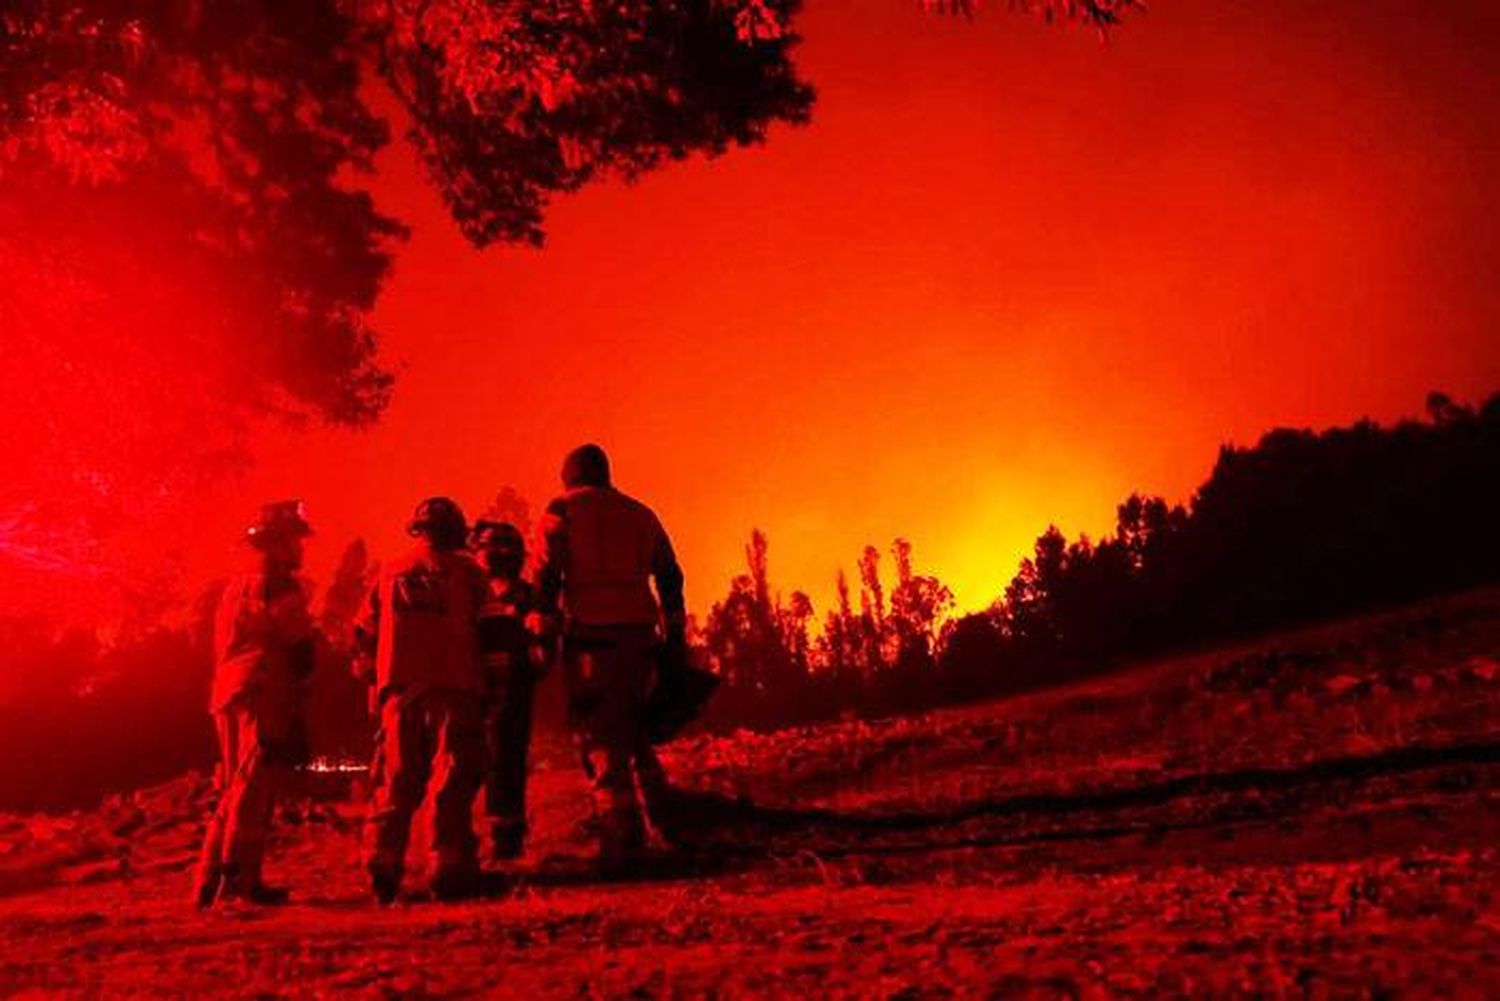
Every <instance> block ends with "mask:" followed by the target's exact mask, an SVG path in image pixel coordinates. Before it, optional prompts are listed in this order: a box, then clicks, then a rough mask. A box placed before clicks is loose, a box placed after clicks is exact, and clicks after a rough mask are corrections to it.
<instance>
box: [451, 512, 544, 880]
mask: <svg viewBox="0 0 1500 1001" xmlns="http://www.w3.org/2000/svg"><path fill="white" fill-rule="evenodd" d="M469 545H470V548H471V549H472V550H473V552H474V554H475V557H476V558H477V559H478V560H479V563H480V566H482V567H483V568H484V571H485V575H486V577H487V578H488V581H489V590H488V593H487V595H486V597H485V600H484V603H483V604H482V605H480V607H479V649H480V656H481V659H482V660H483V665H484V675H485V683H486V685H487V708H486V713H485V731H486V733H485V736H486V738H487V740H488V747H487V750H488V752H489V758H488V761H487V762H486V767H485V778H484V787H485V798H484V805H485V816H486V817H487V818H488V819H489V824H490V857H491V858H493V859H495V860H496V861H503V860H507V859H514V858H519V857H520V856H521V854H522V853H523V852H524V850H525V845H526V830H527V825H526V768H527V751H528V748H529V745H530V743H531V706H532V698H533V694H534V692H535V690H536V682H537V680H538V679H539V678H540V676H541V674H542V672H543V671H544V670H545V663H544V661H543V658H542V656H541V654H542V648H541V646H540V645H539V644H537V643H536V642H534V641H533V638H532V635H531V633H530V632H529V631H528V629H527V625H526V619H527V617H528V616H529V615H530V614H531V613H532V612H533V611H534V610H535V608H536V598H535V592H534V591H533V589H532V587H531V585H530V584H529V583H527V582H526V581H525V580H523V579H522V578H521V571H522V569H523V568H524V567H525V565H526V543H525V541H524V539H523V538H522V536H521V532H520V530H519V529H518V528H516V526H514V525H512V524H510V523H509V522H495V521H479V522H475V524H474V530H473V532H472V533H471V534H470V536H469Z"/></svg>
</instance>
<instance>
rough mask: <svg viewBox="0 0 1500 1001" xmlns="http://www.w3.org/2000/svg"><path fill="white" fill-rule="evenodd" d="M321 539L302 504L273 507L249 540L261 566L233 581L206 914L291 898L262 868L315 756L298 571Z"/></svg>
mask: <svg viewBox="0 0 1500 1001" xmlns="http://www.w3.org/2000/svg"><path fill="white" fill-rule="evenodd" d="M311 531H312V527H311V525H309V524H308V521H307V518H306V517H305V515H304V514H303V510H302V505H301V503H300V502H297V501H285V502H281V503H276V504H267V505H266V506H265V508H264V509H262V511H261V514H260V517H259V518H258V519H257V520H256V521H255V523H254V524H252V525H251V526H250V527H249V528H248V529H247V530H246V533H245V535H246V539H247V541H248V542H249V543H250V545H251V546H252V547H254V549H255V551H256V553H257V554H258V563H259V566H258V567H256V568H255V569H254V570H252V571H250V572H248V573H244V574H241V575H239V576H237V577H235V578H233V579H232V580H230V581H229V583H228V585H226V587H225V588H224V594H223V596H222V597H221V598H220V601H219V606H218V610H217V613H216V615H215V616H214V660H215V665H214V680H213V692H212V697H211V702H210V707H209V708H210V709H211V711H212V712H213V715H214V723H215V726H216V728H217V731H218V740H219V772H218V786H219V802H218V806H217V807H216V808H215V810H214V814H213V817H212V819H210V821H209V824H208V832H207V835H206V836H205V838H204V842H203V854H202V859H201V861H200V863H199V867H198V874H197V879H196V885H195V888H194V896H195V899H196V901H197V903H198V905H199V906H200V907H209V906H212V905H213V903H214V902H215V901H218V900H228V899H238V900H244V901H248V902H250V903H256V904H283V903H286V901H287V898H288V893H287V891H286V890H284V889H281V888H279V887H270V886H267V885H266V884H265V882H263V880H262V878H261V864H262V860H263V858H264V855H265V846H266V838H267V835H268V834H269V829H270V826H271V816H272V813H273V811H274V809H275V806H276V800H277V797H278V796H279V795H280V793H281V790H282V788H283V787H284V785H285V783H286V777H287V774H288V773H289V772H290V770H291V769H293V768H295V767H297V766H298V765H299V764H301V763H302V762H303V760H304V759H305V757H306V754H307V732H306V724H305V705H306V696H307V688H308V684H309V682H310V680H311V677H312V668H313V649H314V648H313V624H312V619H311V617H310V616H309V615H308V607H307V594H306V591H305V590H304V588H303V585H302V582H301V581H300V580H299V579H298V577H297V571H298V570H300V569H301V567H302V546H303V540H304V539H305V538H306V536H307V535H309V534H310V533H311Z"/></svg>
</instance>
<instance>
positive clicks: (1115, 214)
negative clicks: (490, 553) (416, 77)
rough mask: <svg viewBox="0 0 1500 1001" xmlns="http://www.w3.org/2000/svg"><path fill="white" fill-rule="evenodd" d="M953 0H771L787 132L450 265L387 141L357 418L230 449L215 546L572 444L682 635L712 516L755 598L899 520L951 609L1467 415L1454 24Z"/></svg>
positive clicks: (1493, 353) (1335, 11) (579, 199)
mask: <svg viewBox="0 0 1500 1001" xmlns="http://www.w3.org/2000/svg"><path fill="white" fill-rule="evenodd" d="M992 6H993V7H994V8H995V9H994V10H993V11H992V12H990V13H987V14H985V15H984V16H983V17H981V18H980V19H979V20H978V21H977V22H975V23H972V24H971V23H965V22H963V21H961V20H945V19H939V18H932V17H927V16H924V15H922V14H921V13H920V12H919V10H918V7H919V5H918V4H917V3H916V2H915V0H858V2H856V0H811V2H810V3H809V10H808V11H807V13H806V15H805V17H804V20H803V21H802V30H803V33H804V35H805V38H806V42H805V45H804V47H803V49H802V50H801V53H800V57H799V58H800V62H801V64H802V66H803V67H804V69H805V72H806V75H807V76H808V77H809V78H810V79H811V80H812V81H813V82H814V83H815V84H816V85H817V86H818V88H819V92H820V100H819V102H818V106H817V108H816V110H815V116H814V121H813V124H812V125H811V126H810V127H808V128H805V129H797V130H794V129H781V130H778V131H776V132H775V133H774V134H773V136H772V139H771V142H770V143H769V144H768V145H767V146H765V147H764V148H759V149H755V150H749V151H737V152H734V153H732V154H730V155H728V156H726V157H724V158H722V159H720V160H717V161H713V162H704V161H694V162H691V163H687V164H683V165H678V166H674V167H672V168H669V169H667V170H664V171H661V172H659V173H657V174H654V175H652V176H650V177H648V178H646V179H645V180H643V181H642V182H640V183H638V184H635V185H633V186H626V185H622V184H615V183H611V184H606V185H601V186H596V187H594V188H592V189H589V190H588V191H586V192H584V193H582V194H580V195H578V196H576V197H572V198H568V199H566V200H564V201H562V202H560V203H558V204H557V206H556V207H555V210H554V211H553V213H552V215H551V221H550V242H549V244H548V246H547V248H546V249H545V250H543V251H540V252H538V251H533V250H525V249H516V248H500V249H493V250H490V251H487V252H484V253H479V252H475V251H473V250H471V249H470V248H469V247H468V246H467V245H465V244H464V243H463V242H462V240H461V239H460V237H459V236H458V234H457V232H456V230H455V229H454V227H452V226H451V225H450V224H449V223H448V222H447V221H446V220H445V218H444V216H443V214H442V210H441V208H440V206H439V205H438V204H437V201H436V198H435V196H434V195H433V194H432V193H431V192H430V191H429V190H428V189H427V188H425V187H424V186H423V184H422V183H421V181H420V178H419V176H418V175H417V172H416V168H415V166H414V165H413V164H412V163H411V162H410V161H409V160H408V159H407V158H406V154H405V152H404V150H398V151H397V152H396V153H393V154H392V155H389V156H387V157H386V159H385V161H384V173H383V176H382V178H381V180H380V184H379V190H380V194H381V197H382V200H383V202H384V204H385V207H386V208H387V209H388V210H391V211H394V212H395V213H396V214H398V215H401V216H403V217H405V218H406V219H408V220H409V221H410V222H412V223H413V224H414V227H415V236H414V238H413V239H412V241H411V243H410V244H409V246H407V247H406V248H405V250H404V251H403V253H402V255H401V257H400V259H399V262H398V265H397V273H396V276H395V279H394V281H393V283H392V284H391V285H390V288H389V290H388V291H387V293H386V294H385V297H384V299H383V301H382V303H381V305H380V307H379V311H378V314H377V317H376V319H377V323H378V326H379V328H380V329H381V330H382V331H383V332H384V335H385V338H386V350H387V355H388V357H389V358H390V359H391V360H392V361H394V362H397V363H398V364H399V366H400V376H401V381H400V385H399V390H398V394H397V396H396V399H395V402H394V404H393V406H392V407H391V410H390V412H389V415H388V416H387V418H386V419H385V421H384V422H383V423H382V424H381V425H380V426H379V427H378V428H376V429H375V430H373V431H371V432H368V433H363V434H350V433H332V432H327V433H324V432H318V433H313V434H300V433H290V432H286V433H277V434H275V435H273V436H271V437H269V438H268V439H267V440H265V441H263V442H262V443H261V450H262V453H263V454H262V462H261V465H260V467H259V468H258V470H257V471H255V472H254V473H253V474H252V475H251V476H250V477H249V478H248V479H247V480H246V481H244V482H239V483H234V484H227V485H226V490H225V498H224V502H223V505H222V506H221V507H220V511H221V512H222V516H223V518H224V519H226V521H225V524H224V525H223V526H218V527H222V528H223V531H224V532H225V537H227V536H228V534H229V532H230V523H231V522H232V519H233V518H238V517H240V516H242V514H243V513H244V512H245V511H247V510H249V509H251V508H253V506H254V504H255V503H257V502H258V500H259V499H260V498H262V497H264V496H267V495H271V496H275V495H282V494H300V495H302V496H305V497H306V498H307V499H308V501H309V503H310V504H311V506H312V509H313V511H314V513H315V515H317V516H318V518H319V520H320V522H321V523H322V525H323V529H324V531H323V535H322V538H323V539H324V540H325V544H326V545H327V548H328V550H331V549H332V548H335V546H334V544H335V543H342V541H343V540H345V539H346V538H348V537H349V536H351V535H353V534H356V533H362V534H365V535H367V536H368V537H369V538H370V539H371V541H372V542H373V543H374V544H375V546H376V548H377V550H386V551H388V550H389V549H390V547H392V546H394V545H396V544H398V543H399V541H400V538H401V537H400V534H399V527H400V522H401V520H402V519H403V517H404V516H405V514H406V513H407V511H408V510H409V509H410V507H411V504H412V503H413V502H414V501H415V500H416V499H417V498H419V497H420V496H422V495H424V494H427V493H434V492H444V493H450V494H452V495H454V496H455V497H457V498H458V499H459V500H460V501H461V502H463V503H464V504H465V505H467V506H469V507H471V508H477V507H478V506H480V505H482V504H483V502H484V501H485V500H486V499H487V498H488V497H489V496H490V495H492V494H493V493H494V491H495V490H496V489H497V488H499V487H500V486H502V485H504V484H513V485H515V486H516V487H518V488H519V489H521V490H522V491H523V492H524V493H526V494H528V495H529V496H530V497H531V498H532V499H533V502H534V503H538V502H540V501H541V500H542V499H543V498H544V497H545V496H546V495H547V494H549V493H550V492H551V491H552V490H553V487H554V484H555V475H556V468H557V465H558V461H559V459H560V457H561V455H562V453H563V452H564V451H565V449H566V448H568V447H569V446H571V445H573V444H576V443H578V442H581V441H584V440H589V439H595V440H598V441H600V442H602V443H603V444H604V445H605V446H606V447H607V448H608V449H609V450H610V452H611V453H612V455H613V456H614V459H615V464H616V469H617V474H618V475H617V478H618V481H619V483H620V484H621V485H622V486H623V487H624V488H625V489H627V490H629V491H631V492H634V493H636V494H638V495H639V496H641V497H643V498H644V499H646V500H647V501H648V502H649V503H651V504H653V506H655V507H656V508H657V510H658V511H659V512H660V514H661V515H662V516H663V518H664V520H665V521H666V523H667V525H668V527H669V529H670V530H671V531H672V532H673V534H674V536H675V539H676V542H677V544H678V548H679V550H680V552H681V554H682V556H683V558H684V561H685V564H686V568H687V571H688V574H689V578H688V579H689V599H690V602H691V603H692V604H693V606H694V607H695V608H698V609H699V610H702V609H703V608H705V607H706V606H707V604H708V602H709V601H711V600H713V599H714V598H715V597H717V596H718V595H719V594H721V593H722V592H723V590H724V586H725V584H726V582H727V579H728V577H729V576H730V574H731V573H732V572H734V571H735V570H736V569H737V568H738V567H739V565H740V563H741V550H742V547H743V544H744V541H745V538H746V536H747V534H748V533H749V530H750V529H751V527H752V526H760V527H762V528H764V529H766V530H767V532H768V533H769V536H770V539H771V546H772V549H771V556H772V571H773V576H774V577H775V578H776V580H777V581H778V582H779V583H780V585H781V586H782V587H783V588H787V589H789V588H790V587H793V586H802V587H806V588H808V589H809V590H810V591H811V592H812V593H813V595H814V597H815V598H817V599H823V598H825V597H826V596H827V595H828V594H829V593H830V591H831V584H832V579H833V575H834V573H835V570H836V569H837V568H838V567H839V566H840V565H843V566H846V567H852V565H853V562H854V559H855V557H856V556H857V554H858V552H859V549H860V547H862V546H863V545H864V544H865V543H866V542H874V543H877V544H879V545H882V546H886V545H888V544H889V542H890V540H891V539H892V538H894V537H895V536H898V535H904V536H906V537H908V538H910V539H911V540H912V541H913V543H914V544H915V547H916V555H917V560H918V563H919V564H921V565H922V566H923V567H924V568H926V569H928V570H930V571H933V572H936V573H937V574H938V575H939V576H941V577H942V578H943V579H944V580H946V581H947V582H948V583H949V584H950V585H951V586H952V587H953V588H954V590H955V591H956V592H957V595H958V598H959V602H960V605H961V606H964V607H977V606H982V605H984V604H986V603H987V602H989V601H990V600H991V599H992V598H994V597H995V596H996V595H997V594H998V593H999V592H1000V590H1001V589H1002V587H1003V585H1004V583H1005V581H1006V580H1007V579H1008V578H1009V576H1010V575H1011V574H1012V573H1013V571H1014V569H1015V566H1016V563H1017V561H1018V560H1019V559H1020V558H1021V557H1022V556H1023V555H1024V554H1025V552H1026V551H1027V550H1028V549H1029V546H1030V543H1031V541H1032V540H1033V539H1034V537H1035V536H1036V535H1037V534H1038V533H1039V532H1040V531H1041V530H1042V529H1043V528H1045V527H1046V525H1047V524H1048V523H1049V522H1055V523H1056V524H1058V525H1059V526H1060V527H1061V528H1063V530H1064V531H1066V532H1068V533H1069V534H1070V535H1071V534H1074V533H1077V532H1079V531H1087V532H1090V533H1095V534H1097V533H1100V532H1102V531H1105V530H1107V529H1108V528H1109V527H1110V525H1111V523H1112V520H1113V509H1114V505H1115V504H1116V503H1117V502H1118V501H1119V500H1120V499H1122V498H1123V497H1124V496H1125V495H1127V494H1128V493H1129V492H1130V491H1131V490H1135V489H1139V490H1144V491H1150V492H1157V493H1162V494H1165V495H1166V496H1168V497H1169V498H1173V499H1185V498H1186V496H1187V494H1188V493H1189V491H1190V490H1191V489H1192V488H1193V487H1194V486H1195V485H1196V484H1197V483H1198V482H1199V481H1200V480H1201V479H1202V478H1203V477H1204V476H1205V475H1206V474H1207V472H1208V470H1209V468H1210V466H1211V464H1212V462H1213V459H1214V455H1215V451H1216V449H1217V448H1218V446H1219V445H1220V443H1221V442H1225V441H1234V442H1241V443H1247V442H1251V441H1253V440H1254V439H1255V438H1256V437H1257V436H1258V435H1259V434H1260V432H1262V431H1263V430H1265V429H1267V428H1269V427H1271V426H1273V425H1280V424H1293V425H1314V426H1318V425H1326V424H1332V423H1346V422H1348V421H1351V420H1354V419H1357V418H1359V417H1361V416H1366V415H1368V416H1371V417H1374V418H1377V419H1380V420H1392V419H1396V418H1398V417H1400V416H1403V415H1412V414H1415V413H1417V412H1419V411H1420V408H1421V405H1422V401H1423V397H1424V396H1425V394H1426V392H1427V391H1428V390H1429V389H1431V388H1434V387H1442V388H1445V389H1447V390H1448V391H1449V392H1450V393H1452V394H1453V395H1454V396H1455V397H1458V398H1460V399H1476V398H1479V397H1481V396H1483V395H1486V394H1487V393H1489V392H1491V391H1494V390H1496V389H1500V336H1497V335H1496V320H1497V319H1500V282H1497V281H1496V280H1495V277H1494V269H1495V264H1496V261H1497V260H1500V256H1497V250H1500V212H1497V209H1500V195H1497V193H1496V190H1495V183H1494V180H1493V178H1495V177H1496V176H1500V116H1497V115H1496V113H1495V111H1494V109H1495V108H1497V107H1500V68H1497V62H1496V60H1495V59H1494V58H1493V54H1494V53H1495V51H1497V43H1500V12H1497V11H1496V8H1495V7H1494V5H1492V4H1489V3H1484V2H1469V3H1458V2H1445V3H1441V4H1434V3H1430V2H1421V0H1389V2H1374V3H1365V4H1355V3H1353V2H1352V0H1351V2H1344V3H1331V4H1330V3H1324V2H1316V0H1305V2H1293V0H1276V2H1251V0H1233V2H1227V0H1226V2H1216V3H1197V2H1194V3H1186V2H1182V0H1176V2H1172V0H1168V2H1163V3H1159V4H1155V5H1153V7H1152V9H1151V11H1150V13H1149V14H1148V15H1146V16H1144V17H1141V18H1139V19H1138V20H1137V21H1135V22H1134V23H1132V24H1131V25H1130V26H1129V27H1128V28H1127V29H1126V30H1124V31H1123V32H1121V33H1119V35H1118V36H1117V37H1116V38H1115V39H1114V40H1113V42H1112V43H1111V44H1109V45H1108V46H1101V45H1099V44H1097V43H1096V42H1095V41H1094V40H1093V38H1092V37H1091V36H1089V35H1088V34H1086V33H1083V32H1079V31H1071V30H1059V29H1055V28H1053V29H1049V28H1046V27H1044V26H1043V25H1041V24H1039V23H1037V22H1034V21H1031V20H1028V19H1025V18H1020V17H1015V16H1009V15H1006V14H1005V13H1003V11H1002V10H1001V8H1002V7H1003V5H1001V4H998V3H997V4H994V5H992ZM1357 10H1358V11H1363V14H1362V16H1360V17H1356V11H1357ZM215 520H218V518H216V519H215ZM326 556H327V552H326V551H325V553H324V554H323V558H326ZM819 603H820V606H821V605H822V601H821V600H820V602H819Z"/></svg>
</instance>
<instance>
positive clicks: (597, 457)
mask: <svg viewBox="0 0 1500 1001" xmlns="http://www.w3.org/2000/svg"><path fill="white" fill-rule="evenodd" d="M562 481H563V486H565V487H567V488H568V489H570V490H571V489H573V488H574V487H607V486H609V456H607V455H605V454H604V449H602V448H600V447H599V446H598V445H594V444H592V443H591V444H588V445H579V446H578V447H577V448H575V449H573V451H571V452H569V453H568V456H567V458H565V459H563V466H562Z"/></svg>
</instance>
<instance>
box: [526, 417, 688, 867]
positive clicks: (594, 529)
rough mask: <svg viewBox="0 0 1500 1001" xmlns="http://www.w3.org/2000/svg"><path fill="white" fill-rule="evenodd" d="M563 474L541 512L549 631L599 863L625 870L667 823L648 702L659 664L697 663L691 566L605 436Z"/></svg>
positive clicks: (571, 460) (671, 672)
mask: <svg viewBox="0 0 1500 1001" xmlns="http://www.w3.org/2000/svg"><path fill="white" fill-rule="evenodd" d="M562 481H563V486H564V488H565V492H564V493H563V494H562V496H560V497H557V498H556V499H554V500H553V501H552V502H551V503H550V504H548V505H547V510H546V513H545V516H544V517H543V519H542V523H541V536H542V543H543V547H544V548H543V554H544V559H543V562H542V565H541V569H540V572H539V574H538V580H537V584H538V587H539V589H540V598H541V607H542V609H543V610H544V613H545V614H544V615H543V616H542V617H541V622H542V627H541V630H540V631H541V633H542V635H544V636H551V635H554V634H557V633H558V632H560V634H561V642H562V661H563V677H564V680H565V682H566V684H567V689H568V715H569V721H570V723H571V725H572V727H573V730H574V734H575V736H576V738H577V740H578V742H579V745H580V749H581V750H582V752H583V758H584V765H585V768H586V770H587V771H588V773H589V776H590V778H591V780H592V782H593V787H594V810H595V815H596V818H597V819H598V821H599V864H600V868H601V869H602V870H604V871H605V872H618V871H620V870H621V869H623V868H626V867H628V866H629V865H630V864H631V863H632V862H634V861H635V860H636V859H637V858H638V857H639V856H640V854H641V852H642V851H643V850H644V848H645V845H646V827H645V818H646V817H650V818H651V820H652V821H653V823H655V824H656V825H657V826H658V828H659V829H660V828H662V827H663V825H664V824H665V823H666V821H667V809H668V807H669V803H668V800H667V794H668V793H669V791H670V790H669V788H668V785H667V780H666V774H665V773H664V772H663V771H662V767H661V763H660V762H659V761H658V760H657V757H656V754H655V752H654V751H653V750H652V748H651V740H650V736H651V735H650V732H649V731H650V726H649V721H648V705H649V702H650V699H651V693H652V686H653V683H654V682H656V680H657V668H658V666H664V667H665V668H666V673H667V675H668V678H667V679H663V680H671V679H673V678H675V676H677V675H680V673H681V671H680V670H677V669H676V667H675V666H676V665H681V666H685V664H686V660H685V657H686V653H685V651H686V637H685V624H686V615H685V610H684V605H683V593H682V584H683V578H682V570H681V568H680V567H679V566H678V564H677V557H676V554H675V553H673V551H672V544H671V542H670V541H669V540H668V538H667V533H666V531H665V530H664V529H663V528H662V525H661V522H660V521H659V520H658V519H657V517H656V515H655V514H654V513H653V512H652V511H651V509H650V508H648V507H646V506H645V505H644V504H642V503H640V502H639V501H637V500H634V499H633V498H631V497H628V496H626V495H625V494H624V493H621V492H620V491H619V490H616V489H615V488H614V486H613V485H612V484H611V482H610V471H609V460H608V458H607V457H606V456H605V454H604V450H603V449H601V448H600V447H599V446H597V445H584V446H582V447H580V448H577V449H575V450H574V451H573V452H572V453H570V454H569V455H568V457H567V459H566V460H565V461H564V462H563V467H562ZM653 581H654V582H655V586H656V590H655V594H653V593H652V586H651V585H652V582H653ZM695 708H696V707H695ZM681 715H683V716H690V715H692V712H691V711H689V712H686V713H683V714H681ZM643 807H644V815H643ZM662 833H664V834H667V833H668V832H667V831H665V830H663V831H662Z"/></svg>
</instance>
